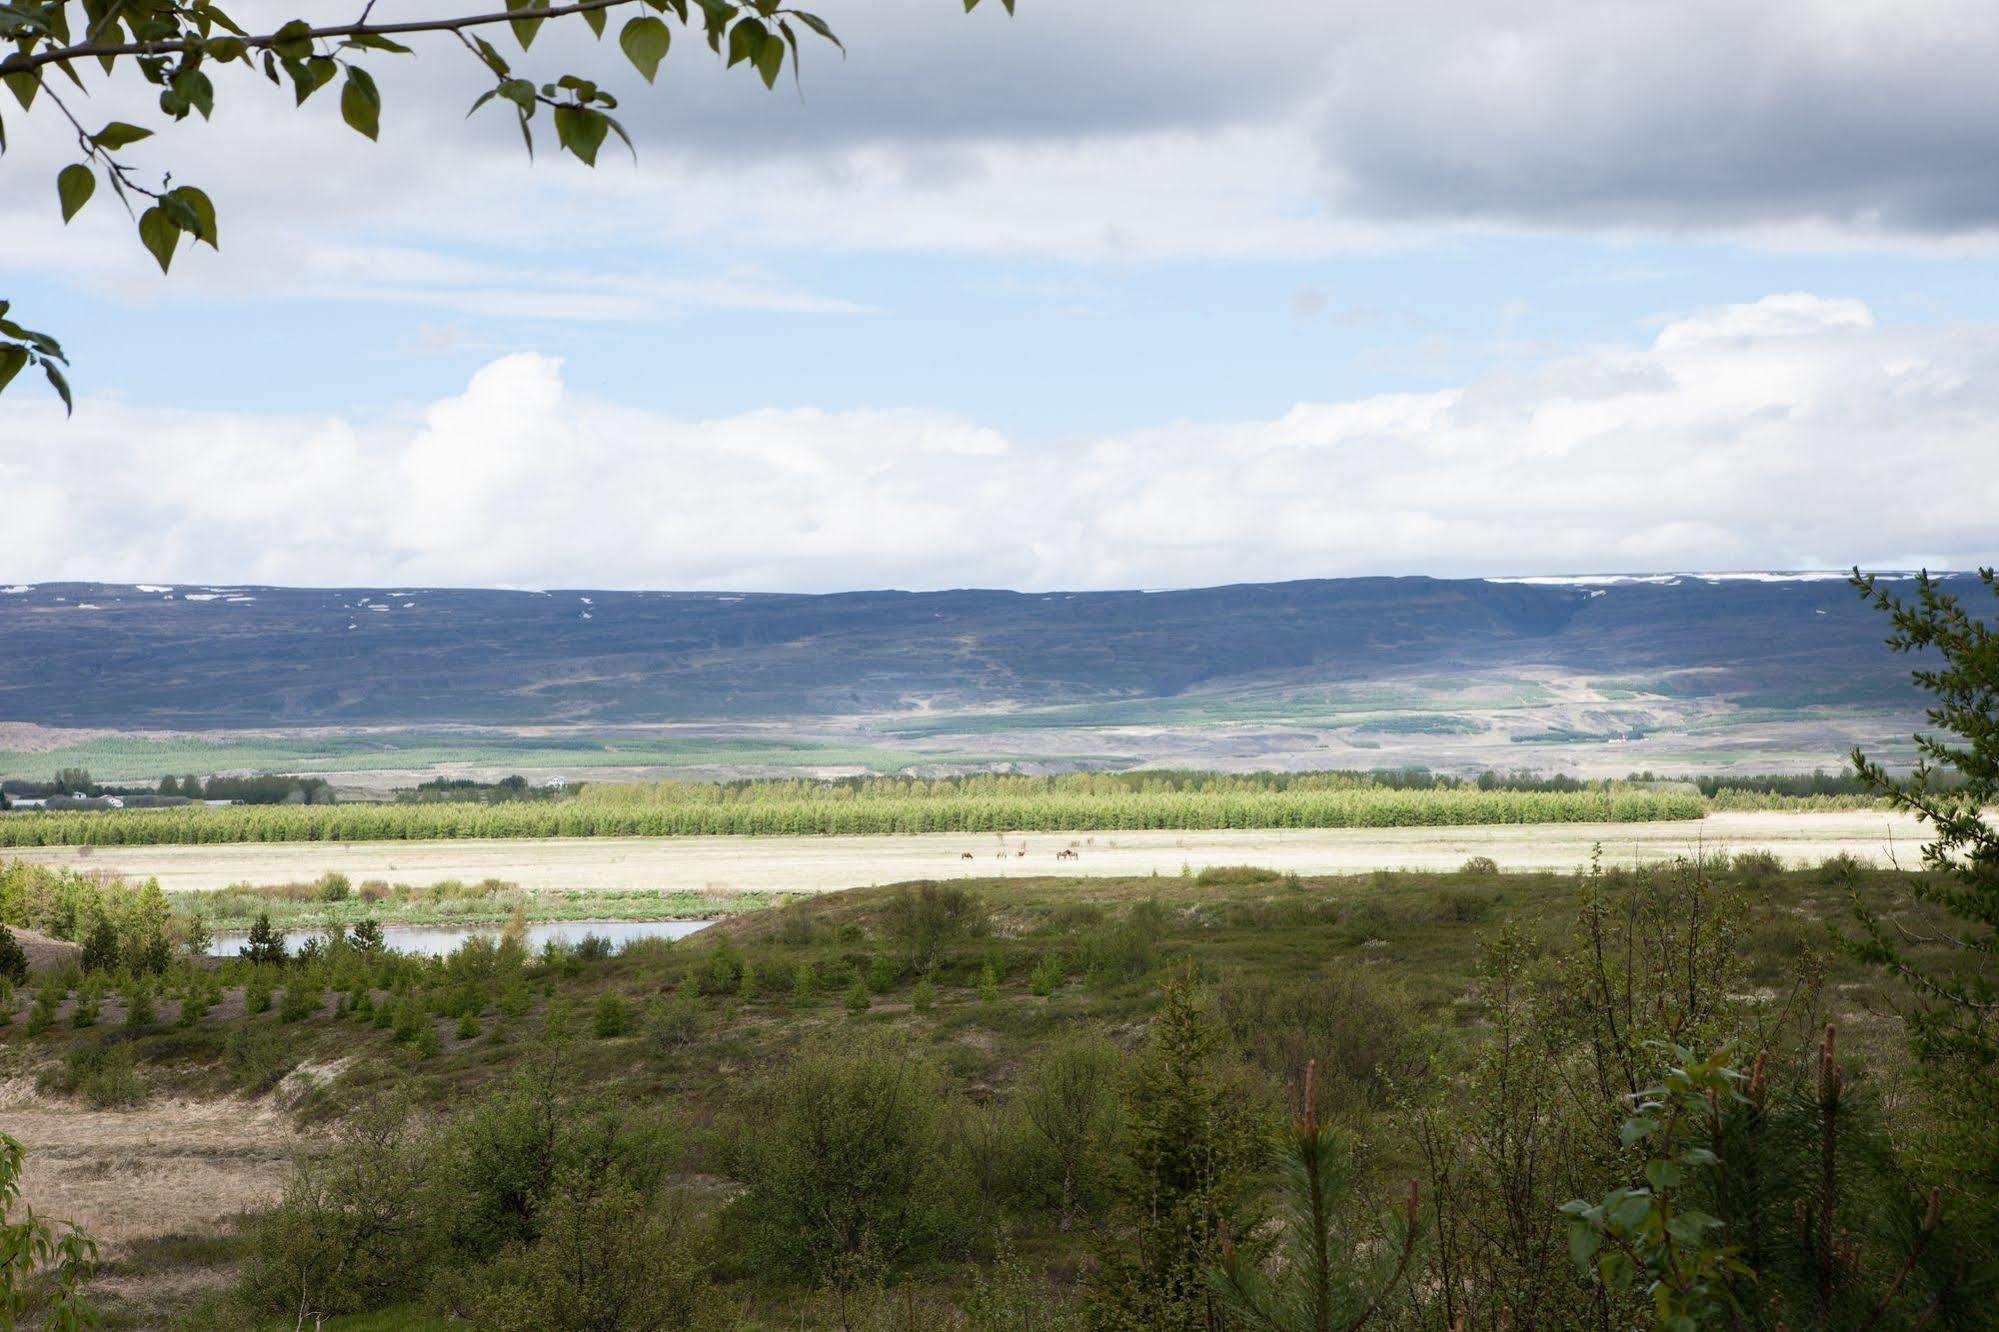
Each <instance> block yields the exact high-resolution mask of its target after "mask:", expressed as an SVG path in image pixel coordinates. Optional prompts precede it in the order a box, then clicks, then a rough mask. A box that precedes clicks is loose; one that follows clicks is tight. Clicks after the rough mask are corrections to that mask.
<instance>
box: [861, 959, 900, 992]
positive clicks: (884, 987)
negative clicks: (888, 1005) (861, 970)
mask: <svg viewBox="0 0 1999 1332" xmlns="http://www.w3.org/2000/svg"><path fill="white" fill-rule="evenodd" d="M868 988H869V989H870V990H872V991H874V992H875V993H876V994H887V993H888V992H889V991H890V990H893V989H894V988H895V964H894V963H893V962H890V961H889V960H888V959H887V958H885V957H877V958H875V959H874V960H873V961H871V962H869V963H868Z"/></svg>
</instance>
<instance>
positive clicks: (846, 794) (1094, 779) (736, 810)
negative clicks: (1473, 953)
mask: <svg viewBox="0 0 1999 1332" xmlns="http://www.w3.org/2000/svg"><path fill="white" fill-rule="evenodd" d="M1706 808H1707V805H1706V802H1704V801H1703V800H1702V799H1701V797H1699V796H1698V795H1692V794H1682V793H1677V792H1657V791H1649V790H1642V789H1632V788H1624V787H1610V786H1603V787H1595V788H1591V789H1588V790H1581V791H1505V790H1494V791H1486V790H1477V789H1468V788H1462V787H1459V788H1431V789H1418V790H1400V789H1394V788H1391V787H1386V786H1376V785H1369V784H1365V783H1355V782H1353V781H1350V780H1325V781H1320V780H1315V779H1312V778H1298V779H1289V780H1286V779H1281V778H1270V777H1236V778H1206V779H1203V780H1201V781H1199V782H1191V783H1186V784H1179V783H1174V782H1169V781H1160V782H1148V781H1145V780H1143V779H1142V775H1141V774H1133V775H1132V776H1131V777H1126V778H1119V777H1110V776H1069V777H1060V778H1024V777H1009V778H986V779H977V780H972V781H967V782H935V783H931V782H907V781H882V782H874V783H867V784H860V785H832V786H829V785H824V784H818V783H810V782H764V783H742V784H735V785H728V786H718V785H702V784H694V783H660V784H658V785H654V786H639V787H599V788H593V789H591V790H588V791H586V792H585V793H584V795H583V796H582V797H580V798H578V799H575V800H569V801H563V802H560V803H546V802H535V803H519V804H497V805H478V804H463V805H460V804H428V805H332V806H276V807H268V806H267V807H257V808H247V807H237V808H229V809H210V808H204V807H197V806H190V807H185V808H179V809H167V810H125V811H113V812H107V813H71V812H63V813H21V814H11V815H7V816H5V817H0V846H70V845H83V846H145V845H167V844H209V843H217V844H219V843H232V842H379V841H439V840H450V839H456V838H575V837H675V836H811V835H841V834H864V835H865V834H911V833H947V832H956V833H964V832H974V833H985V832H1054V831H1071V832H1098V831H1124V830H1141V829H1160V830H1185V831H1196V830H1220V829H1283V828H1401V827H1450V826H1462V825H1489V824H1530V823H1637V822H1651V821H1656V820H1661V819H1697V818H1700V817H1701V816H1702V814H1703V813H1705V811H1706Z"/></svg>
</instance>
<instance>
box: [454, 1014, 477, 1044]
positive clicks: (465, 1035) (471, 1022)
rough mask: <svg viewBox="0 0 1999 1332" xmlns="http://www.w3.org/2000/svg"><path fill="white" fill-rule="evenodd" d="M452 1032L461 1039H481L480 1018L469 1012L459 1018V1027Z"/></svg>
mask: <svg viewBox="0 0 1999 1332" xmlns="http://www.w3.org/2000/svg"><path fill="white" fill-rule="evenodd" d="M452 1034H453V1035H454V1036H456V1037H457V1038H458V1039H459V1040H461V1041H475V1040H477V1039H479V1019H478V1018H475V1017H473V1016H472V1015H471V1014H470V1013H467V1014H466V1015H465V1016H464V1017H462V1018H459V1019H458V1029H457V1030H456V1031H455V1032H453V1033H452Z"/></svg>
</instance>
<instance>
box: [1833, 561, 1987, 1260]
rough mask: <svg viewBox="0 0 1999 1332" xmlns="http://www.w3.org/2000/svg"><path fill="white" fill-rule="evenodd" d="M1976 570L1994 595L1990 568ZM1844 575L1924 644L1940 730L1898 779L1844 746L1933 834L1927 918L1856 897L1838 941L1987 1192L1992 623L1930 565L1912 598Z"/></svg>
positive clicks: (1921, 740)
mask: <svg viewBox="0 0 1999 1332" xmlns="http://www.w3.org/2000/svg"><path fill="white" fill-rule="evenodd" d="M1978 580H1979V584H1980V587H1981V588H1982V590H1983V591H1984V592H1985V593H1987V594H1990V595H1993V596H1999V576H1995V574H1994V571H1993V570H1991V569H1982V570H1980V571H1979V574H1978ZM1853 583H1854V585H1855V587H1856V588H1857V589H1858V590H1859V591H1860V593H1861V594H1862V595H1863V596H1865V597H1866V598H1868V599H1869V600H1870V601H1871V602H1872V603H1873V604H1874V606H1875V608H1876V609H1878V610H1880V611H1882V612H1884V613H1886V614H1887V615H1888V616H1889V618H1890V622H1891V624H1892V626H1893V628H1892V631H1891V633H1890V635H1889V638H1888V646H1889V647H1890V649H1892V650H1893V651H1895V652H1906V653H1921V654H1924V655H1925V658H1926V661H1927V662H1928V663H1929V664H1926V665H1924V666H1923V667H1922V668H1921V669H1918V670H1916V671H1914V672H1912V673H1911V676H1912V678H1913V679H1914V681H1915V683H1916V685H1917V686H1918V687H1919V688H1920V689H1922V690H1923V691H1924V692H1925V693H1927V694H1928V695H1929V696H1930V700H1931V702H1930V706H1929V707H1928V708H1927V710H1926V713H1925V715H1926V716H1927V718H1928V720H1929V722H1930V724H1931V725H1932V726H1934V727H1936V728H1937V729H1936V730H1935V731H1933V732H1930V733H1927V734H1921V735H1917V736H1916V737H1915V744H1916V752H1917V763H1916V766H1915V768H1914V770H1913V771H1912V772H1911V773H1910V774H1909V776H1908V777H1907V778H1899V779H1898V778H1896V777H1893V776H1891V775H1890V774H1889V773H1888V771H1887V769H1886V768H1885V767H1883V766H1882V765H1881V764H1879V763H1876V762H1873V761H1872V760H1870V759H1869V758H1868V757H1867V755H1866V754H1865V753H1863V752H1862V751H1860V750H1859V749H1857V748H1856V749H1855V750H1854V752H1853V766H1854V770H1855V771H1856V772H1857V773H1858V774H1859V775H1860V777H1861V779H1862V780H1863V781H1865V782H1866V783H1867V784H1868V785H1869V786H1871V787H1872V788H1873V789H1874V790H1876V791H1878V792H1879V793H1880V794H1881V795H1882V796H1883V797H1885V798H1886V799H1887V801H1888V802H1889V804H1891V805H1892V806H1894V807H1895V808H1897V809H1901V810H1905V811H1907V812H1909V813H1911V814H1914V815H1915V816H1916V817H1917V818H1919V819H1921V820H1922V821H1924V822H1925V823H1927V824H1928V825H1929V826H1930V828H1931V833H1932V835H1931V840H1930V841H1929V843H1928V844H1926V845H1925V846H1924V847H1923V869H1924V873H1923V874H1922V875H1921V876H1919V877H1918V878H1917V879H1916V880H1915V882H1914V884H1913V886H1912V892H1913V893H1914V896H1915V898H1916V901H1917V902H1918V903H1920V904H1921V905H1922V906H1923V907H1925V908H1927V910H1926V911H1925V912H1923V913H1921V916H1922V917H1923V918H1918V919H1909V918H1897V919H1895V920H1893V921H1892V922H1891V921H1887V920H1884V919H1883V918H1882V917H1881V916H1880V915H1879V914H1878V913H1876V912H1875V911H1873V910H1871V909H1870V908H1869V907H1867V906H1866V905H1865V904H1864V903H1862V902H1861V901H1860V900H1859V899H1858V897H1857V896H1856V898H1855V902H1854V916H1855V918H1856V920H1857V921H1858V924H1859V929H1860V933H1859V935H1858V936H1857V937H1854V938H1851V939H1849V940H1848V941H1847V942H1848V944H1849V946H1850V947H1851V949H1852V950H1853V951H1854V952H1855V953H1856V954H1857V955H1859V956H1860V957H1862V958H1864V959H1866V960H1868V961H1870V962H1873V963H1875V964H1877V965H1879V966H1881V967H1882V968H1884V969H1886V970H1887V971H1889V972H1891V973H1892V974H1894V975H1895V976H1897V977H1898V978H1900V979H1901V980H1902V981H1903V982H1904V983H1905V984H1906V985H1907V987H1908V989H1909V991H1910V993H1911V995H1912V996H1913V998H1914V1003H1913V1004H1912V1005H1911V1006H1910V1008H1909V1010H1908V1012H1907V1014H1906V1017H1907V1020H1908V1024H1909V1032H1910V1035H1911V1038H1912V1041H1913V1043H1914V1047H1915V1052H1916V1055H1917V1057H1918V1059H1919V1060H1920V1061H1921V1063H1922V1065H1923V1067H1924V1069H1925V1072H1926V1074H1927V1075H1928V1076H1929V1077H1930V1078H1931V1079H1932V1080H1933V1082H1934V1085H1935V1086H1936V1089H1937V1090H1938V1092H1939V1093H1940V1095H1939V1096H1938V1103H1939V1105H1940V1106H1941V1107H1942V1108H1943V1112H1944V1114H1945V1116H1946V1117H1947V1119H1948V1121H1949V1123H1950V1126H1951V1127H1952V1128H1953V1129H1954V1130H1955V1132H1954V1133H1953V1134H1952V1135H1951V1137H1952V1140H1953V1141H1952V1145H1953V1146H1954V1147H1955V1148H1956V1149H1957V1160H1956V1161H1955V1162H1954V1168H1955V1170H1956V1171H1957V1172H1959V1174H1960V1179H1961V1180H1962V1182H1963V1183H1965V1184H1966V1185H1967V1186H1970V1185H1974V1184H1975V1185H1976V1186H1977V1187H1968V1188H1967V1192H1968V1193H1970V1194H1974V1195H1976V1196H1978V1197H1982V1198H1985V1199H1988V1200H1989V1199H1993V1198H1995V1197H1999V1135H1995V1134H1994V1133H1993V1132H1992V1125H1993V1124H1994V1123H1995V1122H1999V828H1995V827H1994V826H1993V824H1992V822H1991V821H1990V819H1989V818H1988V816H1987V814H1986V810H1987V809H1988V807H1990V806H1991V805H1993V804H1994V803H1995V802H1999V626H1995V625H1994V623H1993V622H1992V621H1991V620H1989V619H1987V618H1984V617H1981V616H1980V615H1979V614H1977V613H1976V611H1975V610H1974V609H1972V608H1970V607H1968V606H1966V605H1965V604H1964V602H1963V601H1962V600H1961V599H1960V598H1959V596H1958V595H1957V594H1956V593H1954V592H1951V591H1947V590H1946V588H1945V585H1944V583H1943V581H1942V580H1939V579H1936V578H1932V577H1930V575H1929V574H1928V573H1924V574H1921V575H1920V576H1919V577H1918V578H1917V579H1916V584H1915V596H1914V599H1913V600H1908V601H1905V600H1903V599H1902V598H1901V597H1898V596H1896V595H1894V594H1893V593H1891V592H1890V591H1889V590H1888V588H1887V587H1886V586H1885V585H1883V584H1882V583H1880V582H1879V581H1878V580H1877V579H1876V578H1875V577H1874V575H1872V574H1863V573H1861V572H1860V571H1859V570H1858V569H1856V570H1854V573H1853ZM1939 957H1941V960H1938V959H1939ZM1967 1176H1968V1177H1967ZM1988 1211H1990V1206H1989V1204H1988ZM1986 1226H1987V1231H1988V1242H1993V1241H1999V1215H1988V1216H1987V1218H1986Z"/></svg>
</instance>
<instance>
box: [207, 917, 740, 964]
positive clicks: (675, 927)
mask: <svg viewBox="0 0 1999 1332" xmlns="http://www.w3.org/2000/svg"><path fill="white" fill-rule="evenodd" d="M713 923H714V922H712V921H706V920H556V921H544V922H543V923H541V924H539V925H530V926H528V928H527V946H528V949H529V951H530V952H535V951H539V950H540V948H541V946H542V945H543V944H545V943H547V942H549V941H550V940H554V941H556V942H557V943H567V944H573V943H575V942H576V941H577V940H578V939H581V938H582V937H583V936H584V935H586V934H594V935H596V936H597V937H598V938H599V939H609V940H610V941H611V946H612V947H613V948H616V947H619V946H621V945H623V944H626V943H629V942H631V941H632V940H633V939H685V938H686V937H687V936H688V935H690V934H692V933H694V932H695V931H696V930H699V929H704V928H706V927H707V926H709V925H711V924H713ZM318 933H320V931H318V930H292V931H290V932H288V933H287V934H286V935H285V945H286V946H287V947H289V948H293V949H296V948H297V947H298V946H299V945H300V944H302V943H304V942H305V941H306V940H307V939H310V938H312V937H313V936H314V935H315V934H318ZM499 933H500V927H499V926H498V925H384V926H382V938H383V940H384V941H385V942H386V943H387V944H388V946H389V947H391V948H393V949H395V950H396V951H397V952H401V953H422V954H425V955H428V956H430V957H443V956H444V955H445V954H447V953H449V952H451V951H452V950H453V949H455V948H457V947H458V945H459V944H462V943H464V942H465V941H466V940H467V939H469V938H470V937H472V936H473V935H475V934H488V935H492V936H494V937H495V938H497V937H498V936H499ZM249 941H250V934H249V931H247V930H218V931H216V934H215V939H214V942H212V943H211V944H209V946H208V955H209V956H210V957H234V956H236V953H237V950H238V949H240V948H242V947H243V945H244V944H246V943H248V942H249Z"/></svg>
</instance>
